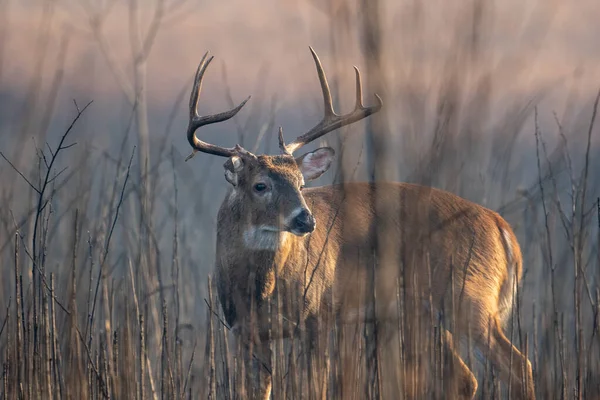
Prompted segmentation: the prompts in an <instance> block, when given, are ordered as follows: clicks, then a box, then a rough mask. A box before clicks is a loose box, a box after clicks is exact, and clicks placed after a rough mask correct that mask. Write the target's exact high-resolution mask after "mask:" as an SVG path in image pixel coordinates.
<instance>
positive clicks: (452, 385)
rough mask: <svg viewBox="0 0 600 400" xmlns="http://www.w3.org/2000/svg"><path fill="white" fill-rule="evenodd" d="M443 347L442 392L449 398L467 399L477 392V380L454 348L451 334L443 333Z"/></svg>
mask: <svg viewBox="0 0 600 400" xmlns="http://www.w3.org/2000/svg"><path fill="white" fill-rule="evenodd" d="M442 343H443V345H444V352H445V354H444V377H443V379H444V391H445V393H446V395H447V396H448V397H449V398H457V399H469V400H471V399H472V398H473V397H475V393H476V392H477V379H475V375H473V373H472V372H471V370H470V369H469V367H467V365H466V364H465V363H464V361H463V360H462V358H461V357H460V354H459V353H458V351H457V349H456V348H455V347H454V341H453V338H452V334H451V333H450V332H449V331H447V330H446V331H444V332H443V337H442Z"/></svg>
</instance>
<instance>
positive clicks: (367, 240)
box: [216, 156, 534, 399]
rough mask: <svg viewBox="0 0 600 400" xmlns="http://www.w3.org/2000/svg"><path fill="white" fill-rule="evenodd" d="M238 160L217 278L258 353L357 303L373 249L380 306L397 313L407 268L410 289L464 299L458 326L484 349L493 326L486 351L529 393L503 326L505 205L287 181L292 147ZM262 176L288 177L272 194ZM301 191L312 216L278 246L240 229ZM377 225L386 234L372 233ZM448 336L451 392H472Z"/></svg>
mask: <svg viewBox="0 0 600 400" xmlns="http://www.w3.org/2000/svg"><path fill="white" fill-rule="evenodd" d="M244 164H245V165H244V169H243V171H240V172H239V174H240V176H239V184H238V185H237V186H236V187H234V188H233V189H232V191H231V192H230V193H229V194H228V197H227V198H226V199H225V201H224V202H223V205H222V206H221V209H220V211H219V215H218V233H217V262H216V264H217V265H216V267H217V282H218V292H219V297H220V301H221V304H222V306H223V310H224V313H225V317H226V320H227V322H228V323H229V324H231V325H232V326H235V329H236V332H237V333H238V334H239V335H238V336H239V338H240V339H241V340H242V341H243V342H245V343H250V342H251V343H253V345H254V346H255V348H256V349H257V350H255V351H256V352H257V353H261V355H260V356H259V357H261V358H262V361H263V363H264V364H263V365H265V366H268V365H270V356H269V355H268V354H269V352H268V347H267V343H268V341H269V340H271V339H274V338H283V337H289V336H290V335H292V334H294V333H295V327H296V323H298V322H303V321H310V320H314V319H317V320H318V319H327V318H331V317H333V316H335V317H339V318H341V319H342V320H344V319H346V318H347V319H348V320H351V319H352V318H351V315H355V314H357V310H360V307H361V306H362V305H363V304H361V302H362V299H364V296H363V295H360V294H364V293H365V290H366V285H365V283H366V282H368V281H369V268H370V266H372V265H374V262H375V260H374V258H373V254H374V253H377V254H378V258H377V262H378V263H377V266H376V272H377V273H376V277H375V282H376V283H375V288H376V290H377V298H378V307H377V308H375V310H376V311H375V312H376V313H377V315H375V316H376V317H377V318H383V319H385V318H392V317H393V315H391V314H390V312H389V311H390V310H389V307H387V304H388V303H392V302H393V300H394V299H395V290H396V282H397V281H402V280H403V279H405V280H406V277H407V276H410V277H411V279H410V282H411V284H409V285H405V286H404V287H405V288H406V290H408V291H410V292H411V293H412V294H414V295H416V296H417V298H422V300H424V301H427V303H428V307H431V308H433V309H434V310H435V311H436V312H439V313H441V314H443V315H444V317H445V318H447V317H448V315H450V314H451V312H450V311H451V310H449V309H448V308H446V307H445V305H447V304H451V300H454V304H455V305H456V308H455V310H461V311H460V312H457V313H456V315H455V317H456V319H455V320H456V321H457V322H456V325H455V329H454V332H453V334H454V336H455V337H457V338H460V337H463V336H464V335H466V334H467V332H466V330H467V327H468V329H470V334H471V337H472V339H473V340H474V343H475V346H476V347H477V348H478V349H479V350H481V352H482V353H483V354H487V349H488V338H490V339H489V340H490V343H489V346H490V348H491V355H490V360H491V361H492V363H493V364H494V365H495V367H496V368H497V369H498V370H499V371H500V377H501V378H502V379H503V380H504V381H505V382H508V380H509V377H510V376H511V375H512V388H513V395H514V396H516V397H523V393H525V397H526V398H528V399H533V398H534V392H533V380H532V374H531V365H530V363H529V361H528V360H527V357H526V356H525V355H522V354H521V353H520V352H519V351H518V350H517V349H516V348H515V347H514V346H512V345H511V344H510V343H509V342H508V340H507V339H506V337H505V336H504V334H503V333H502V329H501V324H502V323H503V322H504V320H505V318H506V317H507V316H508V315H509V313H510V306H511V304H512V294H513V283H514V282H518V280H519V279H520V278H521V274H522V260H521V252H520V249H519V245H518V242H517V240H516V238H515V235H514V233H513V232H512V230H511V228H510V226H509V225H508V224H507V223H506V221H504V219H502V217H500V216H499V215H498V214H497V213H495V212H493V211H491V210H488V209H486V208H484V207H481V206H479V205H477V204H474V203H472V202H469V201H467V200H465V199H462V198H460V197H458V196H455V195H453V194H451V193H448V192H445V191H442V190H437V189H431V188H426V187H422V186H418V185H412V184H404V183H378V184H377V185H373V184H367V183H351V184H346V185H344V186H341V185H340V186H325V187H318V188H313V189H305V190H303V191H302V192H300V190H299V189H298V190H296V191H294V188H298V187H299V186H300V184H301V183H300V181H301V180H302V177H301V175H300V171H299V169H298V167H297V166H296V165H295V164H294V163H293V159H292V158H291V157H289V156H275V157H270V156H259V157H258V158H257V159H255V160H244ZM265 176H268V177H270V178H269V179H271V181H272V182H273V185H274V186H276V187H275V189H277V190H279V186H278V185H283V186H285V185H287V186H286V187H285V188H282V189H281V193H279V192H275V191H274V193H273V196H274V197H272V198H270V202H268V203H269V204H261V203H260V201H256V199H254V198H253V195H252V194H251V193H250V191H251V185H252V184H253V183H254V182H255V181H256V179H257V177H263V178H264V177H265ZM260 179H262V178H260ZM294 196H295V197H294ZM303 203H304V204H305V205H306V206H307V207H308V209H310V210H311V212H312V213H313V215H314V217H315V219H316V221H317V225H316V229H315V230H314V232H312V233H311V234H309V235H306V236H303V237H299V236H295V235H293V234H292V233H290V232H282V233H280V234H279V235H278V236H279V240H280V246H279V248H278V249H277V250H252V249H248V248H246V246H245V244H244V231H245V229H248V227H249V226H255V225H258V224H269V225H273V224H276V223H277V222H274V218H276V216H277V215H282V216H285V215H287V213H289V212H291V210H292V209H293V208H294V207H297V206H298V205H299V204H303ZM376 210H378V211H376ZM280 220H281V219H279V220H278V221H280ZM382 231H383V232H385V235H381V234H378V233H379V232H382ZM408 274H410V275H408ZM429 274H431V277H433V278H432V279H430V278H429V277H430V275H429ZM430 281H431V287H430V283H429V282H430ZM451 282H454V288H453V290H451V288H450V283H451ZM452 293H454V299H451V296H452V295H451V294H452ZM430 294H431V296H432V301H431V302H430V301H429V295H430ZM419 296H423V297H419ZM276 299H285V300H287V303H286V304H285V305H284V306H283V307H281V308H280V310H279V313H280V315H281V316H283V321H285V322H284V323H283V324H282V326H281V327H280V326H279V325H278V324H275V323H269V321H272V322H275V321H278V320H279V319H278V318H273V314H272V315H270V314H269V310H277V306H278V304H277V301H276ZM381 304H382V305H383V306H381ZM445 326H450V325H445ZM490 329H491V330H490ZM451 337H452V335H451V334H450V332H447V336H445V339H444V341H445V346H446V349H447V351H449V352H450V353H451V354H452V356H453V360H454V363H455V365H456V366H458V368H456V367H455V368H454V369H453V370H454V371H458V372H457V373H458V374H461V375H462V376H461V377H459V378H460V379H462V380H463V383H462V384H461V385H462V386H461V385H459V388H460V387H463V389H462V392H461V389H458V390H459V393H458V394H459V395H462V396H463V397H465V398H472V397H473V395H474V393H475V390H476V388H477V382H476V380H475V378H474V376H473V374H472V373H471V372H470V371H469V369H468V368H467V367H466V365H465V364H464V363H463V362H462V360H461V359H460V356H459V355H458V353H457V351H456V350H455V349H454V345H453V343H452V341H451V339H449V338H451ZM511 351H512V352H513V356H512V359H513V361H512V370H511V369H510V367H509V365H510V360H511ZM519 361H521V362H519ZM265 368H266V369H268V367H265ZM521 368H524V370H525V373H526V383H525V381H524V380H523V378H522V374H521ZM465 388H466V389H465ZM269 392H270V378H269V377H267V378H263V380H262V384H261V388H260V390H259V391H258V393H257V394H256V396H257V398H268V396H269Z"/></svg>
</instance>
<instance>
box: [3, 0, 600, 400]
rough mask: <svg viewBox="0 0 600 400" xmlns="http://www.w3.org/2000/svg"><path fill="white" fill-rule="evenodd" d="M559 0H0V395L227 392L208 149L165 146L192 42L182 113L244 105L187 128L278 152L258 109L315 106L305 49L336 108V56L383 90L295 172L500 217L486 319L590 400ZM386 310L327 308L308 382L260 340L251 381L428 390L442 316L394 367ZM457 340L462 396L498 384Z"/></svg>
mask: <svg viewBox="0 0 600 400" xmlns="http://www.w3.org/2000/svg"><path fill="white" fill-rule="evenodd" d="M580 3H581V4H580V5H579V6H578V7H575V6H570V5H563V4H559V2H555V1H547V2H536V1H527V2H518V1H505V2H485V1H482V0H469V1H456V2H443V1H432V2H428V3H427V4H424V3H423V4H421V3H420V2H413V1H398V2H395V1H385V0H377V1H376V0H370V1H367V0H362V1H356V2H354V1H349V0H327V1H324V2H317V1H310V0H308V1H297V2H291V1H290V2H277V1H274V0H269V1H265V2H263V3H261V4H258V5H256V6H249V5H247V4H246V3H244V2H242V1H240V0H232V1H228V2H217V1H213V2H211V1H206V0H202V1H200V0H198V1H192V0H156V1H153V2H148V3H142V2H141V1H136V0H110V1H97V2H92V1H83V2H76V1H69V0H32V1H28V2H22V3H21V2H17V1H15V0H0V105H1V107H0V182H1V184H0V270H1V271H2V275H3V277H4V279H2V281H1V282H0V290H1V292H0V363H1V365H2V385H1V386H0V393H1V395H2V398H5V399H21V398H26V399H34V398H35V399H38V398H39V399H61V398H69V399H96V398H98V399H103V398H116V399H133V398H137V399H151V398H166V399H173V398H185V399H204V398H210V399H238V398H239V399H243V398H245V397H246V394H247V388H246V384H245V382H244V379H243V378H242V375H243V371H242V369H243V366H242V365H241V363H240V360H239V357H238V350H239V349H237V348H236V346H235V340H234V337H233V334H232V333H231V332H230V330H229V327H228V326H227V324H226V323H225V321H224V319H223V316H222V311H221V309H220V306H219V303H218V300H217V297H216V289H215V288H214V279H213V267H214V258H215V254H214V253H215V239H216V215H217V210H218V208H219V206H220V203H221V201H222V199H223V198H224V196H225V190H226V189H227V182H226V181H225V179H223V170H222V169H221V166H222V163H223V159H220V158H217V157H212V156H209V155H206V154H197V155H196V156H195V157H194V158H193V159H191V160H189V161H187V162H186V161H184V160H185V158H186V156H187V155H188V153H189V152H190V151H191V149H190V147H189V144H188V143H187V141H186V137H185V129H186V124H187V112H188V109H187V102H188V96H189V91H190V89H191V82H192V77H193V73H194V70H195V68H196V66H197V63H198V62H199V61H200V59H201V57H202V54H204V52H205V51H207V50H210V52H211V54H212V55H215V57H216V58H215V61H214V63H213V65H212V66H211V69H210V70H209V71H208V72H207V75H206V78H205V85H204V89H203V97H202V99H201V102H200V113H206V114H209V113H215V112H219V111H222V110H224V109H228V108H230V107H231V106H232V105H234V104H237V103H239V101H241V100H243V99H244V98H246V97H247V96H248V95H252V99H251V100H250V101H249V103H248V105H246V107H245V108H244V109H243V111H241V112H240V114H239V115H238V116H236V117H235V118H234V119H232V120H231V121H228V122H226V123H224V124H220V125H218V126H214V127H207V128H206V129H205V130H204V131H203V132H202V134H203V135H205V137H206V138H207V140H209V141H211V142H213V143H216V144H219V145H222V146H227V147H230V146H233V145H234V144H235V143H240V144H242V145H244V146H245V147H246V148H248V149H249V150H252V151H254V152H257V153H268V154H273V153H276V152H277V151H278V148H277V130H278V127H279V126H283V129H284V132H285V133H286V136H287V137H288V138H292V137H295V136H297V135H299V134H300V133H301V132H303V131H304V130H306V129H309V128H310V127H312V126H313V125H314V124H315V123H316V122H317V121H318V120H319V118H320V117H321V112H322V111H321V107H322V102H321V99H320V92H319V87H318V81H317V78H316V74H315V72H314V66H313V65H312V60H311V58H310V53H309V51H308V46H309V45H310V46H313V47H314V48H315V49H316V50H317V52H318V53H319V55H320V57H321V60H322V62H323V64H324V67H325V69H326V71H327V73H328V76H329V79H330V85H331V87H332V91H333V96H334V102H335V107H336V109H341V110H343V111H346V110H350V109H351V107H352V106H353V101H354V95H353V93H354V86H353V85H354V81H353V79H354V78H353V70H352V65H357V66H358V67H359V68H360V69H361V71H363V76H364V83H363V85H364V88H365V89H364V92H365V93H364V95H365V103H367V104H372V101H373V98H372V97H371V94H372V93H378V94H379V95H380V96H381V97H382V98H383V101H384V107H383V109H382V111H381V112H380V113H379V114H377V115H375V116H373V117H372V118H371V119H368V120H366V121H362V122H360V123H357V124H355V125H352V126H350V127H346V128H342V129H340V130H339V131H337V132H335V133H331V134H329V135H328V136H326V137H324V138H323V139H322V140H321V143H319V144H323V143H327V144H328V145H330V146H332V147H334V148H335V149H336V151H337V154H338V158H337V162H336V165H335V166H334V167H332V168H331V171H330V172H328V173H326V174H325V175H323V176H322V177H321V178H319V179H318V180H317V181H315V182H314V184H312V185H326V184H330V183H333V182H348V181H366V180H374V181H381V180H395V181H405V182H412V183H420V184H424V185H429V186H433V187H436V188H441V189H445V190H448V191H450V192H453V193H455V194H458V195H460V196H462V197H465V198H466V199H469V200H471V201H474V202H476V203H478V204H481V205H484V206H485V207H488V208H490V209H493V210H495V211H497V212H498V213H500V214H501V215H502V216H503V217H504V218H505V219H506V220H507V221H508V222H509V223H510V224H511V225H512V226H513V229H514V230H515V233H516V235H517V237H518V239H519V243H520V245H521V249H522V252H523V259H524V271H525V272H524V277H523V280H522V284H521V286H519V288H518V290H517V293H516V294H517V296H516V300H515V304H514V306H513V312H512V315H511V317H510V322H509V325H508V326H507V327H506V329H505V331H506V332H507V335H508V336H509V337H510V339H511V340H512V341H513V343H515V345H516V346H517V347H518V348H519V349H523V351H525V352H527V354H528V356H529V359H530V360H531V362H532V365H533V371H534V381H535V386H536V395H537V398H539V399H572V398H577V399H594V398H600V314H599V313H600V121H598V119H599V118H600V116H599V115H598V108H599V107H600V106H599V99H600V49H598V46H597V44H595V43H596V40H597V39H596V38H597V37H598V35H599V34H600V28H598V27H597V23H596V21H595V19H596V17H597V16H598V15H600V5H598V4H597V2H595V1H593V0H585V1H583V0H582V1H581V2H580ZM315 145H317V144H315ZM307 147H309V146H307ZM313 147H314V146H313ZM311 148H312V147H311ZM290 301H293V299H290ZM405 311H406V310H404V309H403V306H402V302H401V301H399V303H398V313H399V315H400V316H401V318H400V321H406V319H405V318H402V316H403V315H404V313H405ZM434 325H435V323H434ZM387 328H388V329H390V331H391V332H392V334H391V336H390V337H388V338H387V339H386V340H385V341H383V340H382V341H379V340H377V333H374V326H373V324H372V323H370V322H361V323H356V324H351V325H343V326H340V325H337V324H334V325H333V326H329V327H326V328H325V329H327V331H328V332H329V335H328V338H329V343H328V346H327V350H326V351H325V353H324V354H322V355H321V356H322V362H321V363H320V365H319V367H318V370H316V371H315V376H317V377H318V378H317V379H315V380H312V381H309V379H308V373H307V357H306V351H305V341H304V340H303V338H302V337H300V338H298V339H296V340H293V341H292V340H289V341H275V342H273V344H272V349H273V352H274V363H273V365H274V371H273V376H274V378H273V381H274V384H273V398H274V399H283V398H286V399H287V398H290V399H299V398H309V397H311V396H312V395H310V394H311V393H313V392H317V391H319V390H322V394H323V395H324V397H325V398H330V399H365V398H369V399H371V398H373V399H402V398H407V393H408V391H409V390H408V389H407V388H409V387H411V386H414V387H418V390H417V393H418V397H419V398H426V399H429V398H435V399H438V398H439V399H443V398H445V396H444V385H443V377H442V376H441V373H440V370H441V368H440V365H441V362H442V358H443V356H442V355H441V353H440V340H439V331H438V330H435V329H434V330H433V331H432V332H430V333H426V334H423V335H421V336H420V338H421V339H420V341H419V346H421V349H422V353H423V355H424V356H423V360H422V362H423V363H424V365H415V364H414V363H413V362H411V361H410V360H407V359H406V357H405V354H404V349H403V346H404V337H403V334H404V332H405V326H403V325H402V323H398V324H397V325H392V326H388V327H387ZM462 345H463V346H462V347H463V349H462V350H463V353H464V359H465V361H466V363H467V364H468V365H469V366H470V367H471V369H472V370H474V371H475V372H476V375H477V378H478V382H479V390H478V392H477V398H480V399H490V398H506V397H507V388H506V387H504V386H502V385H500V384H499V381H498V377H497V374H496V372H495V371H494V369H493V368H491V366H490V365H489V363H488V362H487V361H485V359H483V360H482V361H483V362H481V361H480V360H479V357H478V354H475V353H474V352H473V351H472V348H471V345H470V343H469V341H468V340H467V341H466V342H465V343H462ZM425 364H426V365H425Z"/></svg>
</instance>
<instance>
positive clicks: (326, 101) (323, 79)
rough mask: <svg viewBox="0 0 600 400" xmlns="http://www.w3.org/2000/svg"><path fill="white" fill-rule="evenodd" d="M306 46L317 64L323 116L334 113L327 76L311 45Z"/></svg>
mask: <svg viewBox="0 0 600 400" xmlns="http://www.w3.org/2000/svg"><path fill="white" fill-rule="evenodd" d="M308 48H309V49H310V53H311V54H312V56H313V59H314V60H315V65H316V66H317V75H319V83H320V84H321V91H322V92H323V108H324V113H325V116H324V118H327V117H328V116H333V115H336V114H335V111H334V110H333V101H332V100H331V90H329V83H327V76H326V75H325V71H324V70H323V65H322V64H321V60H319V56H318V55H317V53H316V52H315V50H314V49H313V48H312V47H311V46H308Z"/></svg>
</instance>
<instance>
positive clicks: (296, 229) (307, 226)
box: [290, 209, 316, 234]
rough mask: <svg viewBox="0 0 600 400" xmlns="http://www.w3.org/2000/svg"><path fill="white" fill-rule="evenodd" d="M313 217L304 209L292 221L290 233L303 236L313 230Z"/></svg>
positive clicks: (314, 222)
mask: <svg viewBox="0 0 600 400" xmlns="http://www.w3.org/2000/svg"><path fill="white" fill-rule="evenodd" d="M315 225H316V221H315V217H313V215H312V214H311V213H310V212H309V211H308V210H306V209H302V210H301V211H300V212H299V213H298V214H297V215H296V216H295V217H294V219H293V220H292V224H291V226H290V229H291V230H292V233H298V234H305V233H310V232H312V231H314V230H315Z"/></svg>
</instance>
